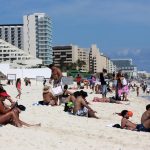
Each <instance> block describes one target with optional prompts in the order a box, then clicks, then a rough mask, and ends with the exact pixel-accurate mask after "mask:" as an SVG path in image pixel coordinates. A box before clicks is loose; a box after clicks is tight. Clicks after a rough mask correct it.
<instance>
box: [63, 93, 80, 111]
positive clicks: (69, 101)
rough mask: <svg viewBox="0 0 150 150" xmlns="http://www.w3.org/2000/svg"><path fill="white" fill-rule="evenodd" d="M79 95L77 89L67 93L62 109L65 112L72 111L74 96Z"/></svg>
mask: <svg viewBox="0 0 150 150" xmlns="http://www.w3.org/2000/svg"><path fill="white" fill-rule="evenodd" d="M79 95H81V94H80V92H79V91H76V92H74V93H73V94H71V95H69V96H68V97H67V98H66V99H65V101H64V102H65V107H64V111H65V112H70V113H71V112H72V110H73V107H74V103H75V101H76V97H77V96H79Z"/></svg>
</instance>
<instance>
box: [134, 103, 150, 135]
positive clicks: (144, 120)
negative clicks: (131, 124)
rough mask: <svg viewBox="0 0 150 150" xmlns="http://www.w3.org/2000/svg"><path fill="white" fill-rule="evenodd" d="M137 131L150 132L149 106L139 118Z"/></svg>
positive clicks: (149, 105)
mask: <svg viewBox="0 0 150 150" xmlns="http://www.w3.org/2000/svg"><path fill="white" fill-rule="evenodd" d="M136 128H137V130H138V131H144V132H150V104H148V105H147V106H146V111H145V112H144V113H143V115H142V117H141V124H138V125H137V127H136Z"/></svg>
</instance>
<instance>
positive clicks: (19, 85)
mask: <svg viewBox="0 0 150 150" xmlns="http://www.w3.org/2000/svg"><path fill="white" fill-rule="evenodd" d="M16 88H17V90H18V95H17V96H16V98H19V99H20V96H21V79H20V78H18V79H17V81H16Z"/></svg>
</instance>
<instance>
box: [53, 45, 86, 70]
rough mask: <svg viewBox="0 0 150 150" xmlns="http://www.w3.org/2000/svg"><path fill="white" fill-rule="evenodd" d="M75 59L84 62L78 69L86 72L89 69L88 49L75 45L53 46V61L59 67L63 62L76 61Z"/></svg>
mask: <svg viewBox="0 0 150 150" xmlns="http://www.w3.org/2000/svg"><path fill="white" fill-rule="evenodd" d="M77 60H81V61H84V62H85V65H83V66H82V67H81V68H80V69H81V71H86V72H88V71H89V52H88V49H85V48H79V47H78V46H76V45H67V46H54V47H53V62H54V64H55V65H56V66H58V67H61V66H63V65H65V64H71V63H76V62H77ZM78 69H79V68H78Z"/></svg>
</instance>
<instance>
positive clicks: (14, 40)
mask: <svg viewBox="0 0 150 150" xmlns="http://www.w3.org/2000/svg"><path fill="white" fill-rule="evenodd" d="M0 39H2V40H4V41H6V42H8V43H10V44H12V45H14V46H16V47H18V48H19V49H23V24H1V25H0Z"/></svg>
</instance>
